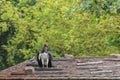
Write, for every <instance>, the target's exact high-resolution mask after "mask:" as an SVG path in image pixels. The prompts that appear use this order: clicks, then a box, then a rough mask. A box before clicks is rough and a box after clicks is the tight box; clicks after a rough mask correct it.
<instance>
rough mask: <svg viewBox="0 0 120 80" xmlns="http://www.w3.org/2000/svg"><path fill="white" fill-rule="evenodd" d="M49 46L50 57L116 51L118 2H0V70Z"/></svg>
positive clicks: (119, 45) (119, 34)
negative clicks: (45, 45)
mask: <svg viewBox="0 0 120 80" xmlns="http://www.w3.org/2000/svg"><path fill="white" fill-rule="evenodd" d="M46 42H47V43H48V44H49V50H50V51H51V52H52V55H53V56H63V55H64V54H72V55H74V56H107V55H109V54H111V53H119V52H120V0H0V69H4V68H7V67H9V66H12V65H15V64H17V63H19V62H22V61H24V60H26V59H30V58H32V57H33V56H35V55H36V53H37V52H38V51H39V50H41V48H42V45H43V44H44V43H46Z"/></svg>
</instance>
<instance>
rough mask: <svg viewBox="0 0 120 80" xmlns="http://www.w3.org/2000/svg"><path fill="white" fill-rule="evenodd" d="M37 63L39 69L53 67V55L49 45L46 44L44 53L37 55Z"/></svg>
mask: <svg viewBox="0 0 120 80" xmlns="http://www.w3.org/2000/svg"><path fill="white" fill-rule="evenodd" d="M37 62H38V65H39V67H45V66H46V67H52V55H51V53H50V52H49V51H48V45H47V44H44V46H43V49H42V51H41V52H40V51H39V52H38V53H37Z"/></svg>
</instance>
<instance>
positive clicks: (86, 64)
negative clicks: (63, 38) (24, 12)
mask: <svg viewBox="0 0 120 80" xmlns="http://www.w3.org/2000/svg"><path fill="white" fill-rule="evenodd" d="M52 63H53V67H51V68H44V69H42V68H40V67H38V64H37V62H36V60H35V59H31V60H27V61H25V62H23V63H20V64H18V65H15V66H13V67H10V68H8V69H5V70H2V71H1V72H0V79H11V80H13V79H15V80H16V79H20V80H30V79H33V80H37V79H41V80H44V79H46V80H53V79H54V80H76V79H77V80H78V79H79V80H117V79H118V80H120V58H115V57H81V58H54V59H53V61H52Z"/></svg>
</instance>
